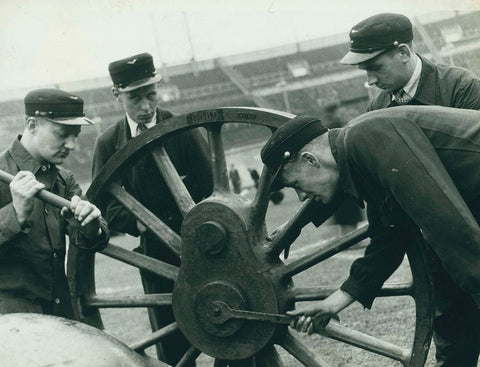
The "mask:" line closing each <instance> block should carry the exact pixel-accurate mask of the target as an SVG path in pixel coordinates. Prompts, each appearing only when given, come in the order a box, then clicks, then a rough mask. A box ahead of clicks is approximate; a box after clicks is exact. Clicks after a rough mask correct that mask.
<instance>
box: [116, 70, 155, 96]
mask: <svg viewBox="0 0 480 367" xmlns="http://www.w3.org/2000/svg"><path fill="white" fill-rule="evenodd" d="M161 79H162V77H161V76H160V75H159V74H157V75H155V76H152V77H150V78H147V79H141V80H138V81H136V82H133V83H130V84H128V85H127V86H125V87H123V88H122V87H117V90H118V91H119V92H130V91H132V90H135V89H138V88H141V87H145V86H146V85H150V84H153V83H157V82H159V81H160V80H161Z"/></svg>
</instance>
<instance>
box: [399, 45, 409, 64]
mask: <svg viewBox="0 0 480 367" xmlns="http://www.w3.org/2000/svg"><path fill="white" fill-rule="evenodd" d="M397 49H398V53H399V54H400V58H401V59H402V61H403V62H407V61H408V60H410V57H411V56H412V50H410V47H408V45H407V44H406V43H400V44H399V45H398V48H397Z"/></svg>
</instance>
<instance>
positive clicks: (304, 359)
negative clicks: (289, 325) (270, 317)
mask: <svg viewBox="0 0 480 367" xmlns="http://www.w3.org/2000/svg"><path fill="white" fill-rule="evenodd" d="M280 345H281V346H282V347H283V349H285V350H286V351H287V352H288V353H290V354H291V355H292V356H293V357H295V358H296V359H297V360H298V361H299V362H301V363H303V365H304V366H307V367H329V365H328V364H327V362H325V361H324V360H323V359H321V358H320V357H318V356H317V355H316V354H314V353H313V352H312V351H311V350H310V349H309V348H307V347H306V346H305V345H304V344H303V343H302V342H300V341H299V340H298V339H297V338H296V337H295V336H293V335H292V334H291V333H290V331H287V333H286V334H285V337H284V339H283V342H282V344H280Z"/></svg>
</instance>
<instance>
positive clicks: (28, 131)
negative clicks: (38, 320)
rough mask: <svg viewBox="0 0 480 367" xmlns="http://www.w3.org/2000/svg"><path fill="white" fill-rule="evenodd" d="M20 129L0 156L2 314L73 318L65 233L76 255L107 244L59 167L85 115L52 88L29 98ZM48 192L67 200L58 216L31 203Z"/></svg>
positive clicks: (93, 210) (72, 98)
mask: <svg viewBox="0 0 480 367" xmlns="http://www.w3.org/2000/svg"><path fill="white" fill-rule="evenodd" d="M24 102H25V115H26V116H25V125H24V130H23V133H22V135H19V136H17V137H16V138H15V139H14V140H13V142H12V143H11V145H10V146H9V147H8V149H7V150H5V151H3V152H2V153H0V170H2V171H3V172H1V173H2V177H3V178H4V179H3V181H5V177H7V178H8V176H9V175H8V174H10V175H13V176H14V177H13V179H12V180H11V182H10V184H7V183H6V182H0V314H5V313H16V312H34V313H44V314H50V315H55V316H62V317H67V318H72V317H73V310H72V305H71V300H70V290H69V287H68V282H67V278H66V276H65V269H64V262H65V252H66V246H65V243H66V241H65V235H66V234H67V235H69V237H70V243H73V244H75V245H76V246H78V247H79V248H80V249H83V250H87V251H93V250H99V249H102V248H104V247H105V246H106V245H107V243H108V237H109V235H108V231H107V226H106V222H105V221H104V220H103V219H102V217H101V214H100V210H99V209H98V208H97V207H96V206H95V205H93V204H91V203H90V202H88V201H85V200H82V199H81V198H80V195H81V189H80V187H79V185H78V184H77V182H76V181H75V179H74V177H73V174H72V173H71V172H69V171H66V170H64V169H63V168H61V167H57V165H59V164H62V163H63V161H64V160H65V158H67V156H68V155H69V153H70V152H71V151H72V150H73V149H75V145H76V142H75V141H76V138H77V136H78V135H79V133H80V129H81V126H82V125H92V124H93V122H92V121H90V120H89V119H87V118H85V117H84V114H83V100H82V99H81V98H80V97H78V96H76V95H73V94H70V93H67V92H64V91H62V90H57V89H39V90H34V91H31V92H30V93H28V94H27V95H26V97H25V99H24ZM43 189H46V190H48V191H50V192H52V193H54V194H56V195H58V196H60V197H62V198H65V199H67V201H68V202H70V205H69V206H65V207H63V208H62V209H61V210H58V209H57V207H55V206H53V205H51V204H48V203H46V202H44V201H42V200H40V199H38V198H37V197H36V195H37V194H38V193H39V191H41V190H43Z"/></svg>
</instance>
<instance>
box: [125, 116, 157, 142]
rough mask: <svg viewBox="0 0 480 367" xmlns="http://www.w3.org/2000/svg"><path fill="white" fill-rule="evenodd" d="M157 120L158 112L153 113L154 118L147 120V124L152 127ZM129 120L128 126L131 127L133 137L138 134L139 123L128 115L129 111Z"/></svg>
mask: <svg viewBox="0 0 480 367" xmlns="http://www.w3.org/2000/svg"><path fill="white" fill-rule="evenodd" d="M156 121H157V112H155V113H154V114H153V117H152V120H151V121H150V122H147V123H146V124H145V126H146V127H147V128H148V129H150V128H151V127H152V126H155V122H156ZM127 122H128V127H129V128H130V135H131V137H132V138H134V137H135V136H137V125H138V123H137V122H135V121H134V120H133V119H132V118H131V117H130V116H128V113H127Z"/></svg>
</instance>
